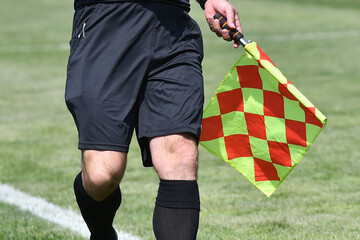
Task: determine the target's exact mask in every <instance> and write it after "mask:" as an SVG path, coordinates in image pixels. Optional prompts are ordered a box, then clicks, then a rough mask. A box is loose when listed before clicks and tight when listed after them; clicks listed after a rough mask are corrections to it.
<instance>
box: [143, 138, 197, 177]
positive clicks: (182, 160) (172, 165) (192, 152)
mask: <svg viewBox="0 0 360 240" xmlns="http://www.w3.org/2000/svg"><path fill="white" fill-rule="evenodd" d="M150 151H151V156H152V160H153V165H154V168H155V170H156V172H157V173H158V175H159V178H160V179H163V180H197V169H198V148H197V144H196V141H195V140H194V138H193V136H192V135H191V134H186V133H183V134H175V135H169V136H161V137H156V138H153V139H151V140H150Z"/></svg>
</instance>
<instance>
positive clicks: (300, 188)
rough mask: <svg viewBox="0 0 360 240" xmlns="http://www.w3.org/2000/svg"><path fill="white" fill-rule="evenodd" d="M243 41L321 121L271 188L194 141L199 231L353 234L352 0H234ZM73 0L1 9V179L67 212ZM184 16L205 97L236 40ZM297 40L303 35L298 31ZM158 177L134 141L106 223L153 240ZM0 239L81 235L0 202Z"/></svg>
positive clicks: (358, 127)
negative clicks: (192, 25) (194, 30)
mask: <svg viewBox="0 0 360 240" xmlns="http://www.w3.org/2000/svg"><path fill="white" fill-rule="evenodd" d="M232 2H233V3H234V5H235V6H236V7H237V8H238V10H239V15H240V18H241V21H242V27H243V31H244V34H245V36H246V37H247V38H248V39H251V40H254V41H256V42H257V43H258V44H259V45H260V46H261V47H262V48H263V49H264V51H265V52H266V53H267V54H268V55H269V56H270V57H271V58H272V60H273V61H274V62H275V64H276V65H277V66H278V67H279V68H280V69H281V70H282V72H283V73H284V74H285V76H287V78H288V79H289V80H290V81H291V82H292V83H293V84H294V85H296V86H297V87H298V88H299V90H300V91H302V92H303V93H304V95H305V96H307V97H308V98H309V99H310V100H311V101H312V102H313V103H314V104H315V105H316V106H317V107H318V108H319V109H320V110H321V111H322V112H323V113H324V114H325V115H326V116H327V117H328V125H327V126H326V128H325V129H324V131H323V132H322V133H321V134H320V136H319V138H318V139H317V141H316V142H315V143H314V145H313V147H312V148H311V149H310V151H309V152H308V154H307V155H306V156H305V157H304V159H303V160H302V161H301V163H300V164H299V165H298V166H297V167H296V168H295V169H294V171H293V172H292V173H291V174H290V176H289V177H288V178H287V179H286V180H285V182H284V183H283V184H282V185H281V186H280V187H279V189H278V190H277V191H276V192H275V193H274V195H273V196H272V197H271V198H266V197H265V196H264V195H263V194H262V193H261V192H260V191H259V190H257V189H256V188H255V187H254V186H252V184H251V183H250V182H248V181H247V180H246V179H245V178H244V177H243V176H242V175H241V174H239V173H238V172H237V171H236V170H235V169H233V168H232V167H230V166H229V165H227V164H226V163H224V162H223V161H222V160H220V159H217V158H216V157H215V156H213V155H211V154H210V153H208V152H206V150H204V149H203V148H200V160H199V161H200V169H199V185H200V192H201V201H202V211H201V219H200V229H199V234H198V239H200V240H208V239H228V240H232V239H249V240H250V239H256V240H257V239H267V240H282V239H283V240H285V239H286V240H287V239H316V240H322V239H324V240H325V239H326V240H327V239H349V240H353V239H360V214H359V213H360V184H359V182H360V175H359V172H360V164H359V158H360V148H359V142H360V111H359V110H360V109H359V107H360V97H359V92H360V84H359V79H360V66H359V62H360V41H359V40H360V2H359V1H358V0H345V1H342V0H311V1H310V0H306V1H295V0H291V1H285V0H258V1H252V0H241V1H234V0H233V1H232ZM72 4H73V2H72V1H71V0H62V1H49V0H37V1H30V0H22V1H20V0H11V1H3V2H2V4H1V8H0V182H2V183H6V184H9V185H12V186H14V187H15V188H16V189H19V190H21V191H24V192H26V193H29V194H31V195H34V196H39V197H41V198H44V199H46V200H47V201H49V202H52V203H54V204H57V205H59V206H61V207H64V208H71V209H74V210H76V211H77V206H76V203H75V199H74V196H73V192H72V181H73V178H74V177H75V175H76V174H77V173H78V171H79V169H80V160H79V159H80V153H79V151H78V150H77V149H76V146H77V133H76V129H75V126H74V124H73V121H72V118H71V116H70V114H69V113H68V112H67V109H66V107H65V103H64V86H65V78H66V62H67V57H68V48H67V45H66V44H67V43H68V41H69V38H70V31H71V23H72V14H73V11H72ZM191 15H192V16H193V17H194V18H195V19H196V20H197V21H198V23H199V25H200V27H201V28H202V31H203V35H204V44H205V46H204V47H205V59H204V62H203V65H204V77H205V89H206V90H205V94H206V103H207V102H208V101H209V99H210V97H211V96H212V94H213V93H214V91H215V90H216V89H217V87H218V85H219V84H220V82H221V81H222V79H223V78H224V76H225V75H226V73H227V72H228V71H229V69H230V68H231V66H232V65H233V63H234V62H235V61H236V59H237V58H239V57H240V56H241V55H242V54H243V53H244V50H242V49H238V50H235V49H233V48H232V44H230V43H227V42H225V41H222V40H221V39H218V38H217V37H215V35H213V33H212V32H211V31H209V30H208V27H207V25H206V23H205V20H204V17H203V13H202V10H201V9H200V7H198V6H197V5H196V3H195V4H193V9H192V11H191ZM302 38H303V39H302ZM157 186H158V181H157V177H156V175H155V173H154V171H153V170H152V169H148V168H143V167H142V164H141V160H140V153H139V150H138V147H137V143H136V141H133V143H132V145H131V149H130V153H129V161H128V167H127V172H126V175H125V178H124V180H123V182H122V184H121V188H122V192H123V197H124V198H123V203H122V206H121V210H120V211H119V212H118V214H117V216H116V220H115V226H116V228H117V229H119V230H123V231H126V232H129V233H132V234H134V235H137V236H139V237H141V239H144V240H146V239H154V237H153V234H152V225H151V221H152V211H153V205H154V198H155V196H156V190H157ZM0 239H4V240H5V239H6V240H7V239H16V240H20V239H21V240H22V239H64V240H65V239H82V238H81V237H80V236H78V235H76V234H73V233H71V232H69V231H68V230H66V229H64V228H62V227H60V226H57V225H54V224H52V223H49V222H46V221H45V220H42V219H40V218H36V217H34V216H33V215H31V214H30V213H28V212H22V211H20V210H19V209H17V208H15V207H12V206H10V205H6V204H3V203H1V202H0Z"/></svg>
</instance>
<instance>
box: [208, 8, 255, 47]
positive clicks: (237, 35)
mask: <svg viewBox="0 0 360 240" xmlns="http://www.w3.org/2000/svg"><path fill="white" fill-rule="evenodd" d="M214 19H218V20H219V21H220V27H221V28H222V29H226V30H228V31H229V35H230V37H231V39H232V40H234V41H235V42H237V43H240V44H241V45H242V46H245V45H246V44H248V41H246V40H245V38H244V35H243V34H242V33H241V32H240V31H238V30H237V29H236V28H235V29H232V28H229V26H228V24H227V19H226V17H224V16H223V15H221V13H216V14H215V15H214Z"/></svg>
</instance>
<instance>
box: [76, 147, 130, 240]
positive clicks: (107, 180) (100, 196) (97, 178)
mask: <svg viewBox="0 0 360 240" xmlns="http://www.w3.org/2000/svg"><path fill="white" fill-rule="evenodd" d="M82 162H83V165H82V169H83V170H82V172H81V173H79V175H78V176H77V177H76V179H75V181H74V191H75V196H76V201H77V203H78V205H79V208H80V211H81V214H82V216H83V218H84V220H85V222H86V224H87V226H88V228H89V230H90V232H91V238H90V239H91V240H114V239H117V237H116V232H115V230H114V228H113V227H112V224H113V220H114V217H115V214H116V211H117V209H118V208H119V206H120V204H121V191H120V188H119V183H120V181H121V178H122V176H123V175H124V170H125V165H126V154H125V153H120V152H112V151H95V150H86V151H84V152H83V160H82Z"/></svg>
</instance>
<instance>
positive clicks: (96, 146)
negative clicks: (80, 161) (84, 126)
mask: <svg viewBox="0 0 360 240" xmlns="http://www.w3.org/2000/svg"><path fill="white" fill-rule="evenodd" d="M78 148H79V149H80V150H105V151H106V150H107V151H116V152H126V153H127V152H129V147H127V146H121V145H114V144H104V143H79V145H78Z"/></svg>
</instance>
